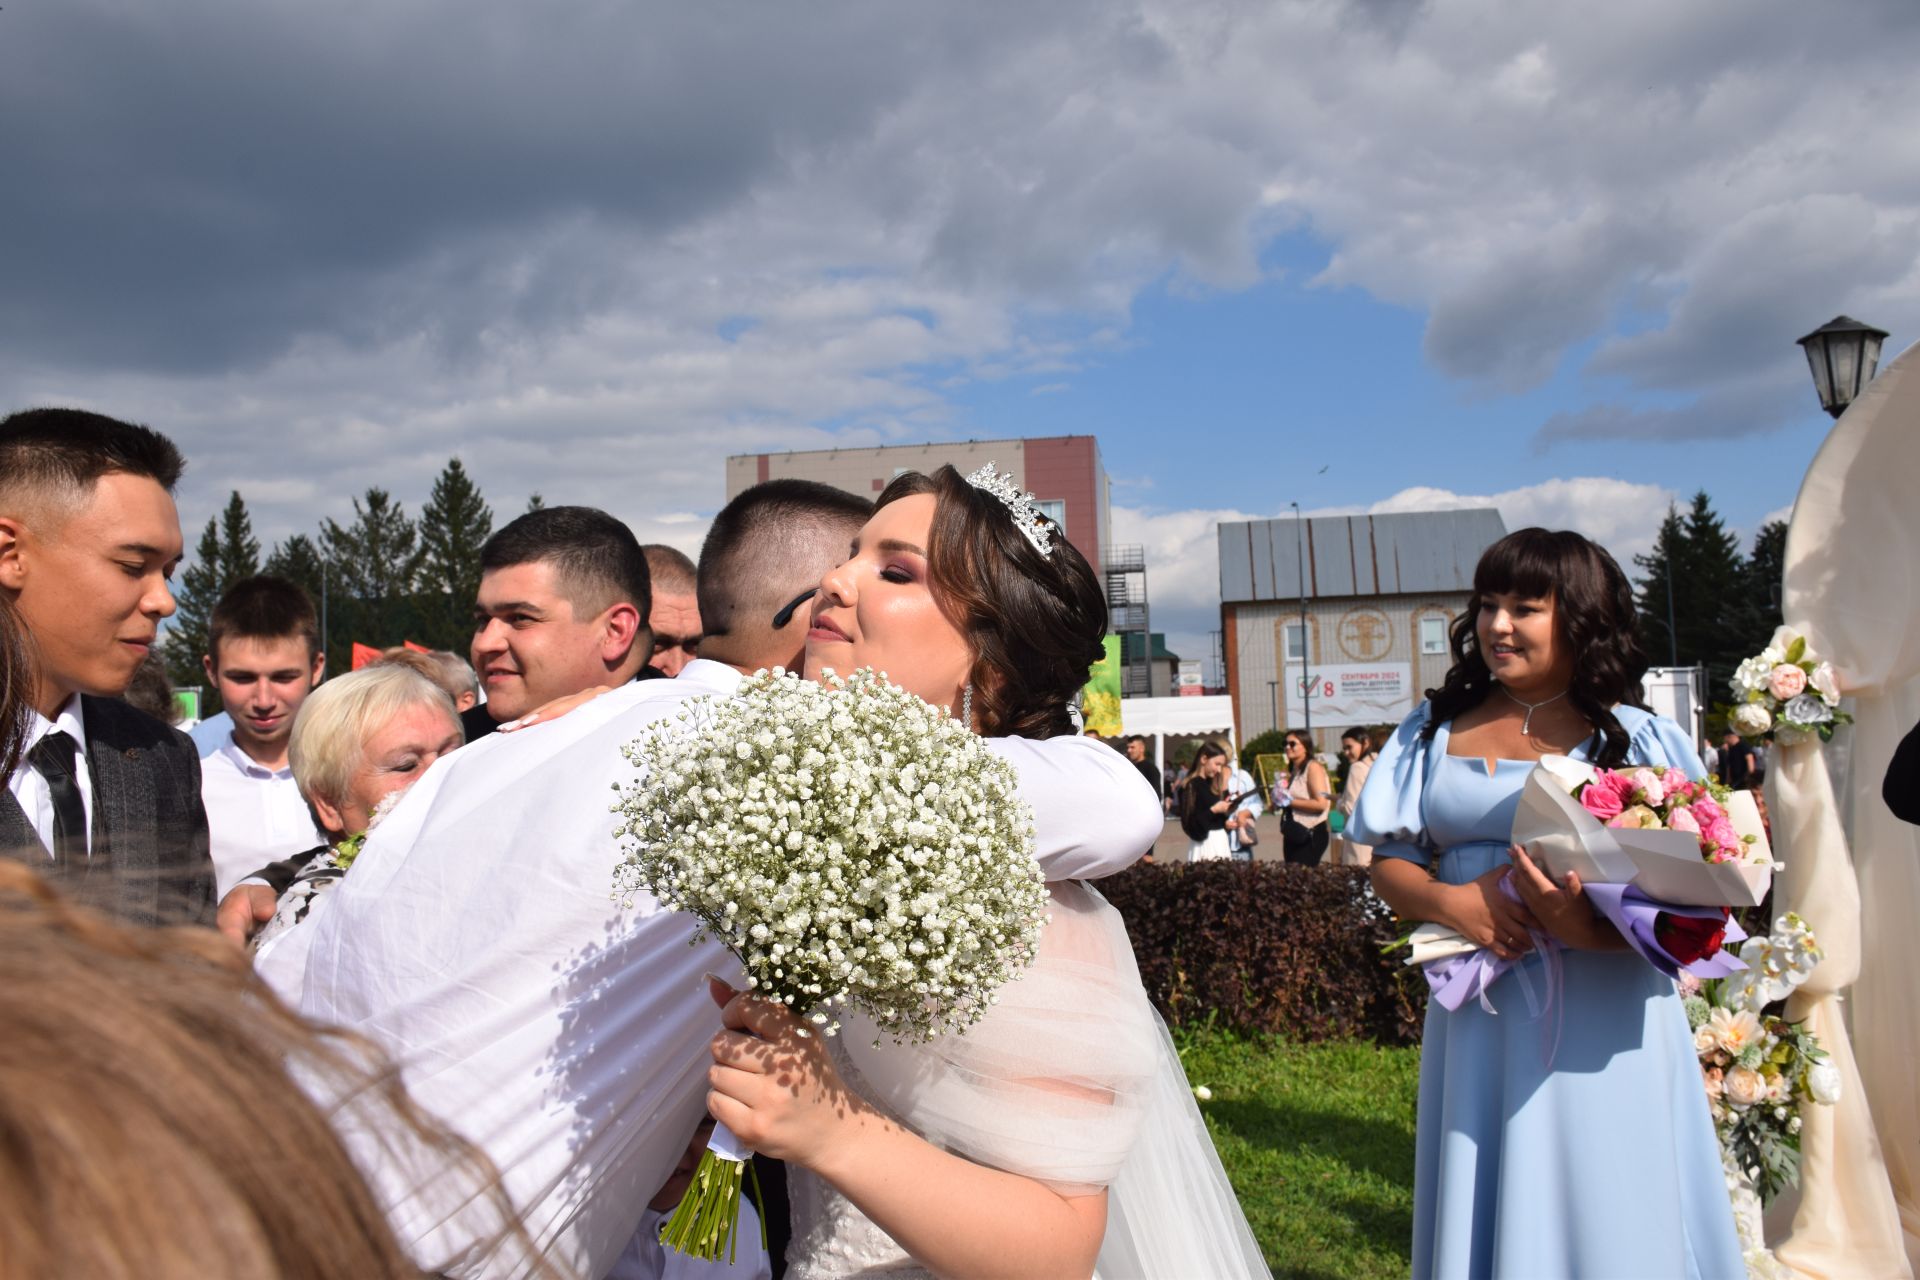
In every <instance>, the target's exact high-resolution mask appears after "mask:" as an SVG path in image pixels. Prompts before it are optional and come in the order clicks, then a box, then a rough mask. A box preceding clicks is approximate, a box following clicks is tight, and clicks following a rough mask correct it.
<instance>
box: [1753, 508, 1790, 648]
mask: <svg viewBox="0 0 1920 1280" xmlns="http://www.w3.org/2000/svg"><path fill="white" fill-rule="evenodd" d="M1786 576H1787V522H1786V521H1785V520H1770V521H1768V522H1767V523H1766V524H1763V525H1761V526H1760V532H1758V533H1756V534H1754V535H1753V554H1752V555H1750V556H1748V557H1747V574H1746V578H1747V584H1746V591H1747V599H1748V600H1749V602H1750V603H1751V606H1752V609H1753V613H1754V623H1753V627H1752V629H1751V630H1750V631H1749V632H1748V635H1747V644H1746V646H1745V647H1746V652H1747V653H1748V654H1754V653H1758V652H1760V650H1762V649H1764V648H1766V645H1767V641H1769V640H1771V639H1773V632H1774V628H1776V627H1778V626H1779V625H1780V624H1781V623H1782V622H1784V621H1785V619H1784V618H1783V617H1781V614H1780V593H1781V590H1782V584H1783V583H1784V581H1785V579H1786Z"/></svg>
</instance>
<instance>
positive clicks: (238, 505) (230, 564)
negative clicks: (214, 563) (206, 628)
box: [220, 490, 260, 591]
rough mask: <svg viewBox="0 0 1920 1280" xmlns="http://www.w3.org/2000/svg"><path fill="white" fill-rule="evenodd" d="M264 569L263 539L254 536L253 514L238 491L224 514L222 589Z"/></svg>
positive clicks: (221, 521)
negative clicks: (262, 560)
mask: <svg viewBox="0 0 1920 1280" xmlns="http://www.w3.org/2000/svg"><path fill="white" fill-rule="evenodd" d="M258 572H260V539H258V538H256V537H254V536H253V517H252V516H250V515H248V514H247V504H246V502H245V501H244V500H242V499H241V497H240V494H239V491H238V490H236V491H235V492H234V493H233V494H232V495H231V496H230V497H228V499H227V509H226V510H225V511H222V512H221V513H220V578H221V581H222V583H223V584H224V585H223V586H222V587H221V590H223V591H224V590H226V588H227V587H229V586H232V585H233V584H234V583H236V582H238V581H240V579H242V578H251V577H252V576H253V575H254V574H256V573H258Z"/></svg>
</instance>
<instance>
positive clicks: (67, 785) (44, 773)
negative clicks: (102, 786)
mask: <svg viewBox="0 0 1920 1280" xmlns="http://www.w3.org/2000/svg"><path fill="white" fill-rule="evenodd" d="M78 749H79V748H78V746H77V745H76V744H75V743H74V740H73V739H72V737H70V736H69V735H67V734H65V733H62V732H60V731H59V730H58V729H56V730H54V731H53V732H52V733H49V734H48V735H46V736H45V737H44V738H42V739H40V741H38V742H36V743H34V744H33V749H32V750H31V751H29V752H27V763H28V764H30V765H32V766H33V771H34V772H35V773H37V774H39V775H40V776H41V777H42V778H44V779H46V783H47V790H49V791H51V792H52V793H53V861H54V865H55V866H59V867H82V866H85V865H86V862H87V806H86V804H85V803H84V802H82V801H81V799H80V784H79V783H78V782H77V781H76V780H75V779H74V776H73V757H74V752H75V751H77V750H78Z"/></svg>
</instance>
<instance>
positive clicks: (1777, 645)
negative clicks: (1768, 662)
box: [1764, 624, 1805, 662]
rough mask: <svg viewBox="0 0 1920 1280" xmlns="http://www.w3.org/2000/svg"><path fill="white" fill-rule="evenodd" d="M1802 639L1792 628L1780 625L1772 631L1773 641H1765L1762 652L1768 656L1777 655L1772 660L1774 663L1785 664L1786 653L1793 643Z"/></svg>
mask: <svg viewBox="0 0 1920 1280" xmlns="http://www.w3.org/2000/svg"><path fill="white" fill-rule="evenodd" d="M1804 638H1805V637H1803V636H1802V635H1801V634H1800V633H1799V632H1798V631H1795V630H1794V629H1793V628H1792V627H1789V626H1786V625H1785V624H1782V625H1780V626H1777V627H1775V628H1774V629H1773V639H1771V640H1769V641H1767V647H1766V649H1765V650H1764V652H1766V653H1767V654H1770V655H1778V656H1776V657H1774V658H1773V661H1775V662H1785V661H1786V660H1787V651H1788V650H1790V649H1792V648H1793V642H1794V641H1796V640H1801V639H1804Z"/></svg>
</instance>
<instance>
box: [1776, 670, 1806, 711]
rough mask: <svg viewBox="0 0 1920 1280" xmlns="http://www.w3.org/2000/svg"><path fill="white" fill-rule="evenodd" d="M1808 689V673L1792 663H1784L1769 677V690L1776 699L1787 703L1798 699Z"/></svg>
mask: <svg viewBox="0 0 1920 1280" xmlns="http://www.w3.org/2000/svg"><path fill="white" fill-rule="evenodd" d="M1806 689H1807V673H1806V672H1804V671H1802V670H1801V669H1800V668H1798V667H1796V666H1794V665H1793V664H1792V663H1791V662H1783V663H1781V664H1780V665H1779V666H1777V667H1775V668H1774V669H1773V670H1772V672H1770V673H1769V674H1768V676H1767V690H1768V692H1770V693H1772V694H1773V696H1774V697H1776V698H1778V699H1780V701H1782V702H1785V701H1787V699H1789V698H1797V697H1799V696H1800V695H1801V694H1802V693H1805V692H1806Z"/></svg>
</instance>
